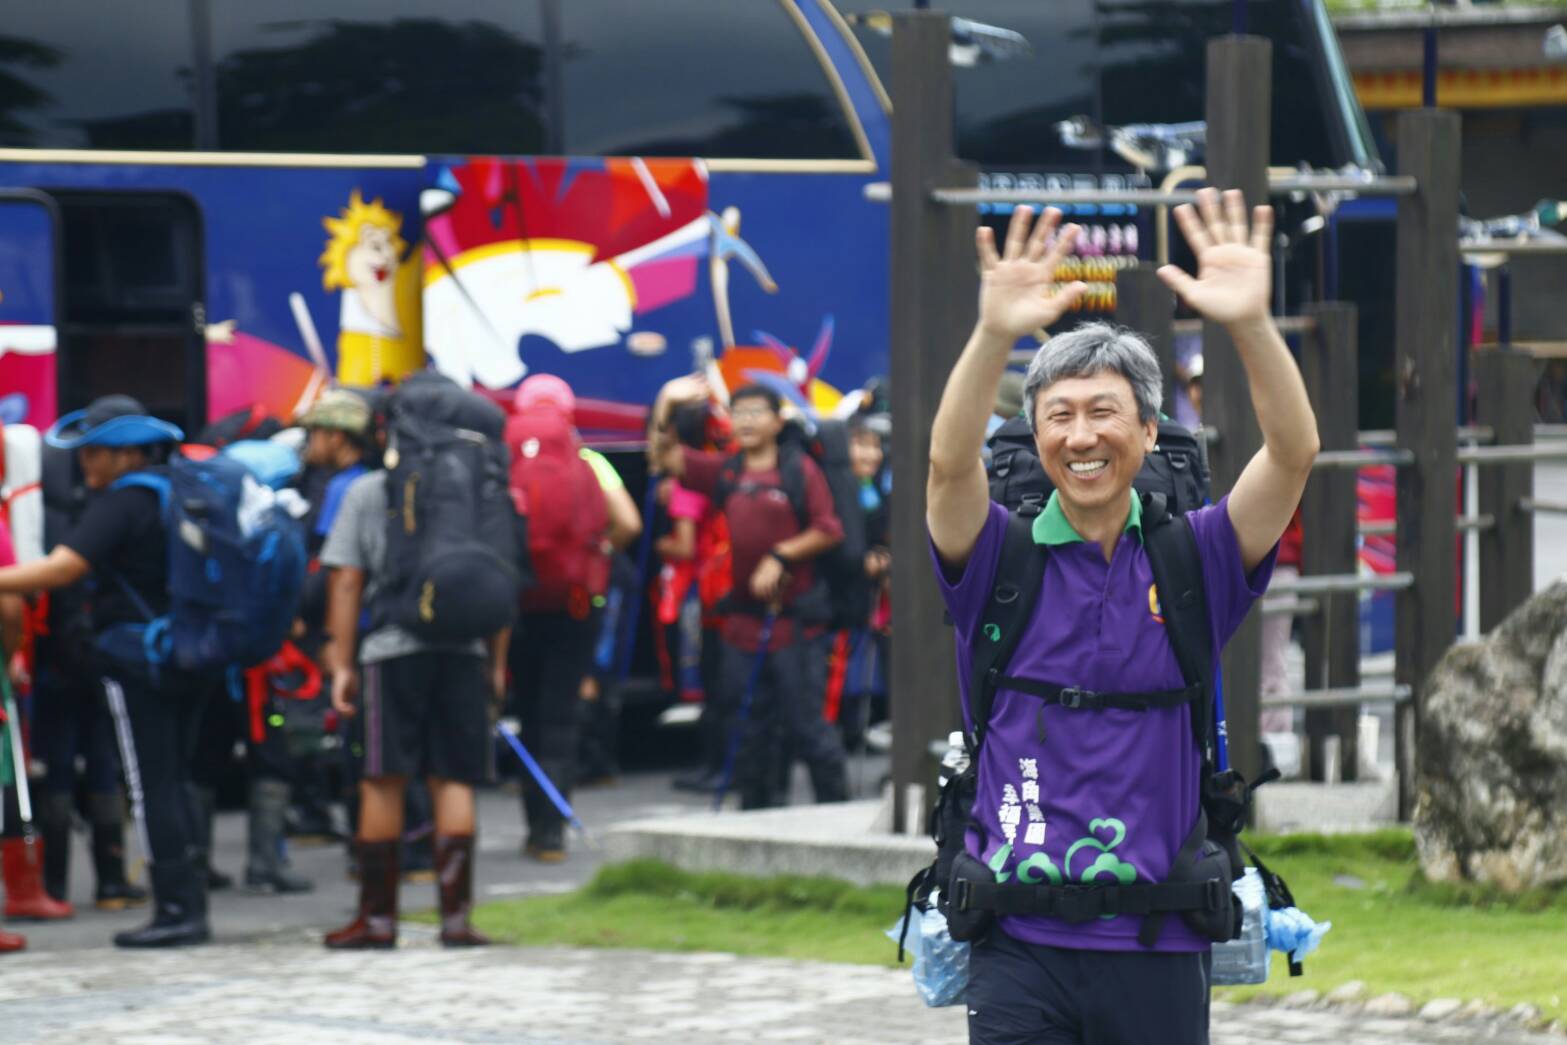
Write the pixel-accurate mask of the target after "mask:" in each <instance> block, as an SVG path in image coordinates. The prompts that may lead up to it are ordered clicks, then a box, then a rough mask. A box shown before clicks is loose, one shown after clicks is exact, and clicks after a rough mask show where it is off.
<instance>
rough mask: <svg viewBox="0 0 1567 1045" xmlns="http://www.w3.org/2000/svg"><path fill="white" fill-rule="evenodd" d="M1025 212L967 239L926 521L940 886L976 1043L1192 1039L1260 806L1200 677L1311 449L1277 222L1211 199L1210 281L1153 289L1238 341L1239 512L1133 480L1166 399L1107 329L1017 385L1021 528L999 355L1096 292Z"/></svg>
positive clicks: (1067, 239) (1132, 345) (1049, 347)
mask: <svg viewBox="0 0 1567 1045" xmlns="http://www.w3.org/2000/svg"><path fill="white" fill-rule="evenodd" d="M1032 216H1033V213H1032V211H1031V209H1030V208H1027V207H1019V208H1018V209H1017V210H1016V211H1015V212H1014V213H1013V217H1012V221H1011V226H1010V228H1009V231H1008V234H1007V239H1006V244H1005V246H1004V248H1003V249H1002V250H1001V251H999V252H998V250H997V249H996V245H995V241H994V236H993V234H992V233H991V232H990V230H988V229H985V228H981V229H980V230H979V232H978V237H977V249H978V254H979V260H980V264H981V268H982V271H983V276H982V284H981V295H980V316H979V322H978V324H977V325H976V327H975V330H974V333H973V335H972V336H971V338H970V340H969V342H968V344H967V346H966V347H965V348H964V350H963V353H962V356H961V357H960V358H959V360H958V362H957V364H956V365H955V366H954V368H953V370H952V374H951V376H950V377H949V378H948V381H947V386H946V389H945V391H944V393H943V395H942V399H941V404H940V407H939V408H938V410H937V414H936V418H935V422H934V425H933V427H932V431H931V446H930V467H929V478H928V480H927V497H928V508H927V524H928V526H929V529H930V535H931V543H932V550H933V556H934V560H935V567H936V572H937V575H938V579H939V583H940V587H941V590H942V594H943V597H944V599H945V602H946V605H947V608H948V611H949V613H950V615H951V617H952V620H953V622H954V624H955V626H956V630H957V637H958V663H959V675H960V679H961V681H962V689H963V696H964V708H965V725H966V727H967V733H966V747H967V752H966V754H967V758H968V763H969V765H968V768H967V769H965V770H964V771H963V773H962V774H960V775H959V776H958V777H957V778H956V779H954V780H952V781H951V782H949V783H947V784H946V785H945V787H944V788H943V795H942V803H941V808H940V809H939V810H938V816H937V820H938V833H939V839H940V841H941V842H942V843H943V845H942V851H941V855H940V857H939V858H938V866H937V868H936V870H935V871H934V872H933V875H934V878H935V879H936V881H935V882H934V884H935V885H937V886H938V887H939V888H940V890H941V894H942V895H941V899H940V903H941V904H942V905H943V908H944V911H945V913H946V916H947V922H948V926H949V930H950V932H951V934H952V936H953V937H954V938H956V939H959V940H970V941H973V944H974V946H973V950H972V954H971V956H970V960H969V984H968V994H967V1001H968V1010H969V1037H970V1041H973V1042H1000V1041H1018V1040H1043V1039H1045V1038H1049V1040H1052V1041H1078V1042H1095V1043H1118V1042H1125V1043H1133V1042H1139V1043H1140V1042H1148V1041H1160V1042H1170V1043H1176V1045H1180V1043H1195V1042H1206V1041H1207V1040H1208V984H1209V969H1210V961H1211V959H1210V949H1211V946H1212V943H1213V942H1215V941H1223V940H1228V939H1231V938H1233V937H1234V935H1236V933H1238V931H1239V918H1238V915H1239V906H1238V904H1237V903H1236V902H1235V900H1234V898H1233V896H1232V894H1231V892H1230V886H1231V882H1232V881H1233V880H1234V879H1235V878H1236V877H1238V876H1239V875H1240V874H1241V871H1242V868H1241V866H1240V865H1239V853H1238V850H1237V846H1236V840H1235V837H1234V834H1235V832H1236V831H1238V830H1239V828H1240V826H1241V824H1242V823H1243V822H1244V818H1245V802H1246V795H1247V786H1248V785H1247V782H1246V781H1243V780H1240V779H1239V778H1238V776H1237V775H1236V774H1234V773H1233V772H1223V773H1220V772H1219V767H1218V764H1217V756H1216V753H1215V749H1216V747H1217V744H1218V740H1217V730H1216V728H1215V725H1216V723H1215V721H1214V714H1213V700H1214V693H1213V688H1212V682H1213V666H1214V665H1215V664H1216V663H1217V661H1218V658H1219V652H1220V650H1221V649H1222V648H1223V645H1224V643H1225V642H1226V641H1227V640H1228V639H1229V637H1230V636H1231V635H1232V634H1233V633H1234V631H1235V630H1236V628H1238V627H1239V626H1240V623H1241V621H1242V620H1243V619H1244V617H1245V615H1246V613H1247V611H1248V610H1249V609H1250V608H1251V605H1252V603H1253V602H1254V601H1255V600H1256V599H1257V598H1258V597H1259V596H1260V595H1261V593H1262V591H1263V590H1264V589H1265V588H1266V586H1267V582H1268V577H1269V575H1270V573H1271V572H1272V568H1273V559H1274V555H1275V549H1276V545H1277V542H1278V540H1279V537H1280V535H1281V534H1282V533H1283V532H1284V528H1285V526H1286V524H1287V523H1288V522H1289V519H1290V516H1291V514H1292V513H1293V511H1294V508H1295V505H1296V503H1297V502H1298V501H1299V499H1300V495H1301V491H1302V490H1303V489H1304V487H1305V483H1306V478H1307V476H1308V475H1309V473H1310V470H1311V465H1312V461H1313V459H1314V458H1315V456H1316V452H1317V448H1318V440H1317V435H1316V422H1315V418H1314V417H1313V415H1312V412H1311V406H1310V403H1309V401H1308V400H1307V397H1306V390H1305V387H1304V385H1303V383H1302V381H1301V378H1300V374H1299V371H1298V369H1297V368H1296V366H1295V363H1294V361H1293V359H1292V358H1291V357H1290V354H1289V350H1288V348H1287V347H1286V346H1285V344H1284V341H1283V340H1282V338H1281V337H1280V336H1279V333H1278V331H1277V328H1276V327H1275V326H1274V324H1273V322H1272V320H1271V319H1270V317H1269V302H1270V283H1271V280H1270V272H1271V268H1270V266H1271V262H1270V258H1269V246H1270V235H1271V232H1272V226H1273V218H1272V211H1271V209H1270V208H1267V207H1257V208H1256V209H1255V211H1254V212H1252V213H1251V214H1250V215H1249V216H1248V214H1247V211H1246V207H1245V201H1244V199H1243V198H1242V196H1241V194H1240V193H1239V192H1227V193H1225V194H1224V195H1223V197H1222V198H1221V197H1220V195H1219V194H1218V193H1216V192H1214V191H1212V190H1203V192H1202V193H1200V195H1199V206H1198V208H1196V209H1194V208H1192V207H1191V206H1182V207H1180V208H1178V209H1177V210H1176V213H1175V216H1176V220H1177V222H1178V223H1179V225H1180V227H1181V230H1182V232H1183V233H1184V234H1185V236H1186V239H1187V242H1188V243H1189V244H1190V245H1191V247H1192V250H1193V253H1194V255H1195V257H1196V259H1197V265H1198V271H1197V275H1196V276H1195V277H1193V276H1191V275H1188V274H1187V273H1185V272H1183V271H1181V270H1180V269H1178V268H1176V267H1174V266H1165V267H1164V268H1162V269H1160V276H1161V278H1162V279H1163V280H1164V281H1165V283H1166V284H1167V285H1168V286H1169V287H1170V288H1171V289H1172V290H1174V291H1175V292H1176V293H1177V294H1179V295H1180V296H1181V298H1182V299H1184V300H1185V302H1186V303H1187V304H1188V305H1189V306H1191V307H1192V308H1193V309H1194V310H1196V311H1197V312H1198V313H1199V314H1201V315H1202V316H1203V317H1204V318H1205V319H1207V320H1209V321H1210V322H1214V323H1218V324H1221V325H1223V327H1224V328H1225V329H1226V330H1227V332H1228V333H1229V335H1230V337H1231V339H1232V340H1233V341H1234V344H1235V348H1236V351H1238V352H1239V354H1240V357H1241V360H1242V363H1243V364H1244V366H1245V368H1246V373H1247V375H1248V378H1249V381H1250V392H1251V398H1252V404H1253V406H1254V408H1255V410H1256V415H1257V418H1258V421H1259V424H1260V426H1261V429H1262V435H1263V447H1262V449H1261V450H1260V451H1258V453H1257V454H1256V456H1255V457H1254V458H1253V459H1252V461H1251V462H1250V464H1249V465H1248V466H1247V467H1246V469H1245V471H1244V472H1243V473H1242V475H1241V477H1240V478H1239V479H1238V480H1237V481H1236V483H1235V486H1234V488H1233V490H1232V491H1231V492H1230V494H1229V495H1228V496H1226V497H1225V498H1223V499H1221V500H1220V501H1219V503H1218V504H1216V505H1213V506H1211V507H1206V508H1200V509H1197V510H1195V511H1192V512H1189V513H1186V514H1184V515H1178V514H1172V513H1171V512H1170V510H1169V509H1168V507H1167V505H1166V501H1165V499H1164V498H1163V497H1162V496H1151V497H1148V498H1146V499H1144V498H1143V497H1141V496H1139V495H1138V494H1137V492H1136V489H1135V487H1134V485H1133V481H1134V477H1136V476H1137V475H1138V473H1139V471H1140V469H1141V468H1142V467H1143V465H1144V459H1145V456H1147V455H1149V454H1150V453H1151V452H1152V451H1153V450H1154V449H1155V446H1156V442H1157V439H1158V433H1159V427H1158V419H1159V407H1160V405H1161V403H1160V399H1161V385H1162V381H1161V377H1160V373H1159V366H1158V361H1157V359H1156V357H1155V356H1154V354H1153V351H1152V350H1151V349H1150V348H1149V347H1148V344H1147V342H1146V341H1144V340H1143V339H1142V338H1141V337H1140V336H1138V335H1136V334H1134V333H1132V332H1130V331H1125V330H1121V329H1118V328H1115V327H1112V326H1109V325H1106V324H1090V325H1088V326H1085V327H1080V328H1078V329H1077V330H1074V331H1070V332H1068V333H1064V334H1060V335H1058V336H1056V337H1053V338H1051V339H1050V340H1049V341H1048V342H1046V343H1045V344H1044V345H1043V346H1042V347H1041V348H1040V349H1039V351H1038V352H1037V353H1036V354H1035V356H1034V359H1033V362H1032V363H1031V364H1030V366H1029V369H1028V374H1027V376H1026V378H1025V385H1024V397H1023V408H1024V411H1025V414H1026V416H1027V417H1028V420H1029V423H1030V426H1031V427H1032V430H1033V435H1034V442H1035V446H1036V449H1037V453H1038V457H1039V459H1040V461H1041V462H1042V464H1043V468H1044V471H1045V473H1046V474H1047V475H1048V476H1049V478H1050V480H1051V482H1052V484H1053V486H1054V492H1053V493H1052V494H1051V495H1050V497H1049V498H1048V500H1047V501H1046V502H1045V503H1044V504H1043V506H1042V507H1038V510H1037V511H1035V512H1033V513H1031V514H1027V515H1025V514H1009V512H1008V511H1007V509H1006V508H1005V507H1003V506H1002V505H1000V504H997V503H994V502H993V501H992V500H991V499H990V497H989V496H988V495H987V487H988V484H987V478H986V474H985V469H984V467H983V465H982V464H981V460H980V451H981V448H982V446H983V444H984V440H985V428H986V421H987V415H988V414H989V413H990V407H991V404H992V403H993V401H994V399H995V390H996V388H997V385H998V383H999V382H1000V379H1001V374H1002V371H1003V370H1004V369H1005V367H1006V364H1007V358H1008V355H1009V353H1010V352H1011V351H1012V349H1013V347H1014V346H1015V345H1016V343H1017V341H1018V340H1019V339H1020V338H1023V337H1025V336H1028V335H1030V334H1032V333H1033V332H1034V331H1036V330H1038V329H1040V328H1042V327H1049V326H1051V325H1052V324H1054V323H1056V322H1057V321H1058V320H1060V319H1061V318H1062V317H1063V315H1065V314H1066V313H1067V312H1068V311H1069V310H1070V309H1071V307H1072V305H1073V303H1074V302H1075V301H1077V300H1078V299H1079V298H1080V297H1081V295H1082V294H1083V292H1084V290H1085V289H1086V288H1085V286H1084V284H1082V283H1073V284H1069V285H1065V286H1060V287H1057V286H1056V284H1055V283H1054V272H1055V269H1056V266H1057V265H1058V263H1060V261H1061V260H1062V259H1063V258H1065V257H1066V256H1067V255H1068V254H1069V253H1070V252H1071V250H1072V247H1073V244H1074V242H1075V240H1076V238H1077V235H1078V229H1077V228H1076V227H1075V226H1068V227H1066V228H1065V229H1061V230H1060V231H1059V234H1056V233H1057V230H1058V227H1059V225H1060V212H1059V211H1055V210H1053V209H1052V210H1048V211H1046V212H1045V215H1044V217H1042V218H1041V219H1040V220H1039V221H1038V222H1037V223H1036V222H1033V221H1032ZM1031 226H1032V230H1031ZM942 860H945V861H946V862H947V863H948V866H949V867H950V871H946V873H943V872H944V871H945V870H946V869H945V868H943V867H942V866H941V865H940V861H942ZM1084 886H1091V887H1092V888H1084ZM1172 915H1176V916H1177V917H1171V916H1172Z"/></svg>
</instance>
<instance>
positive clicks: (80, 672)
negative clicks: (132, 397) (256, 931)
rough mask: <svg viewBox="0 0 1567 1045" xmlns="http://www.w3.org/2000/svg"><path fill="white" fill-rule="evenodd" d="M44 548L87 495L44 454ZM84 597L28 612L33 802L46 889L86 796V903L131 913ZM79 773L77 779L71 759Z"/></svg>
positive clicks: (138, 897)
mask: <svg viewBox="0 0 1567 1045" xmlns="http://www.w3.org/2000/svg"><path fill="white" fill-rule="evenodd" d="M41 463H42V474H43V496H44V543H45V547H46V548H49V549H52V548H54V547H56V546H57V545H58V544H59V543H60V542H61V541H62V540H63V539H64V538H65V536H66V535H67V534H68V533H70V532H71V530H72V529H73V528H74V527H75V526H76V523H77V522H78V521H79V520H80V519H81V516H82V512H83V511H85V510H86V506H87V490H86V488H85V487H84V485H83V483H82V478H81V474H80V473H81V470H80V468H79V467H78V466H77V464H76V458H75V455H74V454H72V452H71V451H69V450H62V449H60V448H58V447H54V446H49V445H47V444H45V445H44V446H43V448H42V462H41ZM91 595H92V592H91V590H90V587H89V582H87V581H82V582H79V583H77V584H74V585H71V586H70V587H66V588H59V589H56V590H55V591H52V592H50V593H49V594H48V595H47V596H45V597H44V598H42V599H40V604H39V606H38V607H37V608H36V609H35V611H34V613H33V615H32V621H33V623H34V632H33V636H34V637H33V653H34V656H33V665H34V667H33V673H32V674H33V679H32V683H33V734H32V741H33V749H34V751H36V752H37V754H38V757H39V760H40V761H41V762H43V763H44V764H45V765H46V766H47V767H48V772H47V773H46V774H45V776H44V782H43V787H42V788H41V789H40V792H41V793H40V794H39V796H38V800H37V805H38V826H39V829H40V831H41V832H42V835H43V842H44V887H45V889H46V890H47V891H48V893H49V896H50V897H52V898H53V899H54V900H56V901H59V902H61V903H67V902H69V900H70V880H71V874H70V871H71V834H72V826H73V823H74V821H75V819H76V813H77V792H78V784H79V783H80V785H82V786H81V790H85V792H86V813H87V817H86V819H87V821H88V824H89V825H90V831H91V846H90V848H91V852H92V864H93V872H94V878H95V879H96V882H95V887H94V890H93V902H94V905H95V906H96V907H97V908H98V909H99V910H102V911H119V910H123V909H125V908H127V907H139V906H142V905H143V904H145V903H146V902H147V892H146V890H144V889H142V888H141V887H139V886H137V885H134V884H132V883H131V882H130V881H129V880H128V879H127V878H126V874H125V791H124V788H123V786H122V784H121V769H120V756H119V753H118V752H117V751H116V750H115V740H114V719H113V717H112V716H111V715H110V713H109V703H108V699H107V698H106V697H105V696H104V691H103V680H102V678H101V676H100V673H99V672H97V671H95V670H94V669H93V660H94V656H93V617H92V603H91ZM78 758H80V759H81V767H82V769H81V773H80V774H79V775H78V773H77V768H76V767H77V759H78Z"/></svg>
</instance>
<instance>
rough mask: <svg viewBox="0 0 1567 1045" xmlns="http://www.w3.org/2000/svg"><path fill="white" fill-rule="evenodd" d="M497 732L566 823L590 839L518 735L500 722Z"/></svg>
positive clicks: (563, 796)
mask: <svg viewBox="0 0 1567 1045" xmlns="http://www.w3.org/2000/svg"><path fill="white" fill-rule="evenodd" d="M495 732H497V733H499V734H500V735H501V736H502V737H504V738H505V740H506V743H507V744H509V745H511V749H512V750H513V751H515V752H516V753H517V758H518V759H520V760H521V761H522V764H523V766H524V767H525V768H526V769H527V770H528V772H529V773H531V774H533V779H534V780H535V781H537V782H538V785H539V790H541V791H543V792H544V797H546V798H548V799H549V800H550V803H551V804H552V805H554V806H555V808H556V809H558V810H559V811H560V815H561V816H563V817H565V818H566V823H568V824H570V825H571V826H572V827H574V828H576V829H577V831H578V833H580V834H581V835H582V837H583V838H588V837H589V835H588V829H587V828H586V827H584V826H583V824H582V821H581V820H580V819H578V818H577V813H576V811H575V810H573V809H572V808H571V803H570V802H568V801H566V796H565V795H563V794H561V793H560V789H559V788H557V787H556V786H555V782H554V781H552V780H551V779H550V778H549V777H548V776H547V775H546V774H545V772H544V767H543V766H541V765H539V763H538V761H537V760H536V759H534V757H533V755H532V754H530V753H529V751H528V749H527V748H525V747H523V746H522V741H521V740H518V739H517V735H516V734H515V733H513V732H511V731H510V730H508V729H507V728H506V727H505V726H503V725H501V724H500V723H499V722H497V723H495Z"/></svg>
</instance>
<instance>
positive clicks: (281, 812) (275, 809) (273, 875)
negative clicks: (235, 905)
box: [245, 778, 315, 894]
mask: <svg viewBox="0 0 1567 1045" xmlns="http://www.w3.org/2000/svg"><path fill="white" fill-rule="evenodd" d="M288 801H289V786H288V784H287V782H285V781H282V780H271V779H266V778H262V779H260V780H253V781H251V783H250V825H249V826H250V830H249V847H250V859H249V863H247V864H246V865H245V890H246V891H247V892H252V893H277V894H295V893H308V892H311V891H312V890H314V889H315V884H314V883H313V882H311V881H310V880H309V879H308V878H301V877H300V876H299V875H297V874H294V873H292V872H291V871H289V870H288V868H287V867H286V866H284V863H283V833H284V823H285V821H286V820H287V818H288Z"/></svg>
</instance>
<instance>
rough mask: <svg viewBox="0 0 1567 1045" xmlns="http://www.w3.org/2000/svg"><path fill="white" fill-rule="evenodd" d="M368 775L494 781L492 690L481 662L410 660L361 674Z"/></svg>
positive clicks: (428, 656) (426, 656)
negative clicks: (491, 727)
mask: <svg viewBox="0 0 1567 1045" xmlns="http://www.w3.org/2000/svg"><path fill="white" fill-rule="evenodd" d="M361 689H362V697H361V701H360V704H361V709H360V714H361V715H363V716H364V731H365V762H364V775H365V777H366V778H368V779H372V780H373V779H375V778H377V777H439V778H441V779H443V780H455V781H458V782H460V783H464V784H482V783H484V782H485V781H486V780H488V779H489V777H490V770H491V762H492V759H493V754H494V750H495V749H494V746H493V745H492V744H491V743H490V741H489V735H490V700H489V697H490V683H489V674H488V671H487V666H486V663H485V660H484V658H483V657H475V656H473V655H471V654H466V653H410V654H408V655H407V656H403V657H393V658H391V659H390V660H382V661H377V662H375V663H374V664H366V665H365V667H364V681H363V684H362V686H361Z"/></svg>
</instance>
